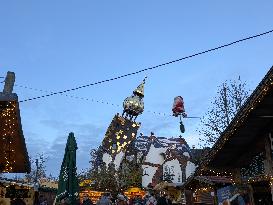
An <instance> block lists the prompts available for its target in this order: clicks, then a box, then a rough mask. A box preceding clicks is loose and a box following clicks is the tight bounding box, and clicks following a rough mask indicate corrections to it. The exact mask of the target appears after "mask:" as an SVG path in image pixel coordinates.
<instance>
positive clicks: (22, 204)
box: [10, 198, 26, 205]
mask: <svg viewBox="0 0 273 205" xmlns="http://www.w3.org/2000/svg"><path fill="white" fill-rule="evenodd" d="M10 204H11V205H25V204H26V203H25V202H24V201H23V200H22V199H20V198H16V199H14V200H12V201H11V202H10Z"/></svg>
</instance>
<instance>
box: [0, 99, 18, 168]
mask: <svg viewBox="0 0 273 205" xmlns="http://www.w3.org/2000/svg"><path fill="white" fill-rule="evenodd" d="M15 103H16V102H15V101H11V102H7V103H1V106H0V108H1V112H2V113H1V115H0V119H1V121H2V122H4V123H3V124H2V125H1V126H2V129H1V131H0V132H1V136H2V140H3V142H4V144H3V150H4V158H5V164H4V168H3V172H12V171H13V167H14V164H15V150H14V147H13V146H14V143H13V142H14V136H15V135H16V133H15V131H16V125H15V124H16V120H17V119H16V117H15V116H16V113H15V107H16V105H15Z"/></svg>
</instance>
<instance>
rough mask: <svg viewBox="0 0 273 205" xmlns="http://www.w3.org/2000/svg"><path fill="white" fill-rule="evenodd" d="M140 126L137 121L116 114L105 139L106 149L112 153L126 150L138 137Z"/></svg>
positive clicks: (104, 145)
mask: <svg viewBox="0 0 273 205" xmlns="http://www.w3.org/2000/svg"><path fill="white" fill-rule="evenodd" d="M139 126H140V124H139V123H137V122H133V121H131V120H129V119H126V118H123V117H122V116H118V115H115V117H114V118H113V120H112V122H111V124H110V125H109V127H108V129H107V132H106V134H105V138H104V140H103V147H104V149H105V150H108V151H109V154H112V155H115V154H117V153H119V152H120V151H125V150H126V149H127V147H128V145H129V144H130V143H131V142H132V141H133V140H134V139H135V138H136V134H137V130H138V128H139Z"/></svg>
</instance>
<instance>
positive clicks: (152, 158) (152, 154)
mask: <svg viewBox="0 0 273 205" xmlns="http://www.w3.org/2000/svg"><path fill="white" fill-rule="evenodd" d="M166 150H167V148H166V147H160V148H155V147H154V145H153V144H152V145H151V147H150V149H149V152H148V154H147V156H146V158H145V162H150V163H153V164H160V165H162V164H163V162H164V157H163V156H162V155H161V153H165V152H166Z"/></svg>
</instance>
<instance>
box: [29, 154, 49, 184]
mask: <svg viewBox="0 0 273 205" xmlns="http://www.w3.org/2000/svg"><path fill="white" fill-rule="evenodd" d="M46 161H47V157H46V156H45V155H44V154H40V153H39V154H37V155H36V156H35V157H30V162H31V172H30V173H29V174H26V176H25V177H26V179H27V180H28V182H35V181H36V180H39V179H42V178H46V165H45V163H46Z"/></svg>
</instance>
